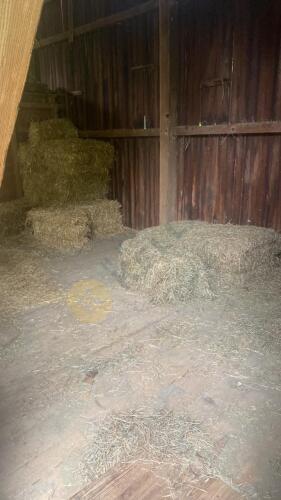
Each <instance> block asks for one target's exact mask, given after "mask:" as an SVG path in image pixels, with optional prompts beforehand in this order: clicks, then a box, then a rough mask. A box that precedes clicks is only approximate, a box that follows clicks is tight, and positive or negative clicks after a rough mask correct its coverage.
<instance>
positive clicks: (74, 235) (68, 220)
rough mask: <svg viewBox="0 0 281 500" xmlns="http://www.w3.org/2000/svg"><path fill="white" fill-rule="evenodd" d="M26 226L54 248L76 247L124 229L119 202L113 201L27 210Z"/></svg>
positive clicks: (45, 243)
mask: <svg viewBox="0 0 281 500" xmlns="http://www.w3.org/2000/svg"><path fill="white" fill-rule="evenodd" d="M27 226H28V227H30V228H31V231H32V233H33V235H34V238H35V239H36V240H37V241H39V242H40V243H41V244H43V245H45V246H47V247H49V248H53V249H57V250H67V249H73V250H75V249H76V250H79V249H81V248H83V247H85V246H86V245H87V244H88V243H89V241H90V240H92V239H93V238H94V237H95V236H97V237H98V236H109V235H113V234H117V233H120V232H121V231H122V230H123V226H122V220H121V213H120V204H119V203H118V202H117V201H113V200H97V201H94V202H92V203H91V204H87V205H84V204H81V205H68V206H57V207H48V208H34V209H32V210H30V211H29V213H28V216H27Z"/></svg>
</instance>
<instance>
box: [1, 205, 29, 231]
mask: <svg viewBox="0 0 281 500" xmlns="http://www.w3.org/2000/svg"><path fill="white" fill-rule="evenodd" d="M28 209H29V206H28V204H27V202H26V200H24V199H18V200H14V201H7V202H3V203H0V237H1V238H4V237H6V236H11V235H14V234H18V233H20V232H21V231H23V229H24V226H25V219H26V214H27V211H28Z"/></svg>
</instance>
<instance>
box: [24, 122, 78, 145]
mask: <svg viewBox="0 0 281 500" xmlns="http://www.w3.org/2000/svg"><path fill="white" fill-rule="evenodd" d="M75 137H78V131H77V129H76V128H75V127H74V125H73V123H72V122H71V121H70V120H66V119H65V118H54V119H52V120H44V121H41V122H32V123H31V124H30V127H29V134H28V138H29V143H30V144H32V145H33V146H34V145H36V144H38V143H39V142H40V141H48V140H50V139H70V138H72V139H73V138H75Z"/></svg>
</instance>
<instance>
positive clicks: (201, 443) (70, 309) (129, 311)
mask: <svg viewBox="0 0 281 500" xmlns="http://www.w3.org/2000/svg"><path fill="white" fill-rule="evenodd" d="M121 241H122V238H121V237H116V238H114V239H112V240H104V241H99V242H97V243H96V244H95V246H94V248H92V249H89V250H87V251H83V252H81V253H80V254H77V255H73V256H71V255H69V256H59V255H55V254H50V253H48V252H41V251H40V250H39V249H38V248H35V247H33V246H31V245H29V244H28V242H26V241H24V242H23V243H21V247H20V248H21V249H22V251H23V253H24V254H25V255H26V258H27V259H29V260H30V257H32V259H33V258H34V259H35V260H36V261H37V262H39V263H40V267H41V269H42V270H43V271H44V273H45V274H44V276H45V277H46V276H47V277H48V279H49V278H50V283H51V282H52V285H50V284H48V286H49V288H50V290H49V292H50V293H48V294H47V295H46V296H45V295H44V294H43V295H42V287H41V288H40V287H39V286H38V285H37V281H36V279H35V277H33V279H31V280H30V285H29V281H28V280H26V279H23V281H22V289H21V291H20V293H21V294H23V300H22V301H21V303H20V307H19V308H18V310H17V308H16V307H15V304H16V303H17V300H15V299H17V293H19V291H15V289H13V287H12V286H11V285H10V286H9V287H8V289H7V288H5V282H4V281H3V275H2V276H1V283H2V285H1V286H0V291H1V300H2V302H4V303H5V308H4V307H2V308H1V307H0V316H1V318H0V321H1V323H0V324H1V345H2V349H1V368H0V370H1V386H0V396H1V397H0V408H1V433H0V449H1V456H0V498H1V500H23V499H26V500H43V499H44V500H45V499H46V500H47V499H56V500H64V499H68V498H69V497H70V496H71V495H72V494H74V493H75V492H76V491H78V490H79V489H80V488H81V487H82V486H83V485H84V484H85V483H87V482H88V481H89V480H91V479H92V478H95V477H96V476H99V475H100V474H101V473H102V471H103V470H106V468H107V466H111V465H114V463H116V461H118V460H124V461H126V460H134V459H135V458H136V456H138V454H139V450H138V447H137V444H138V443H135V442H134V439H133V438H132V436H133V437H134V433H135V432H137V431H138V432H139V430H138V429H139V428H137V427H136V425H135V426H134V425H133V426H132V425H131V424H130V428H129V429H128V427H126V426H128V421H127V420H126V419H129V418H131V417H132V415H133V418H136V417H135V416H134V415H139V412H141V415H152V416H153V415H155V416H156V417H155V418H158V420H159V419H160V421H161V422H162V423H161V428H162V430H163V432H166V435H167V441H168V442H169V443H170V442H172V441H173V443H174V457H169V460H170V462H171V463H169V460H167V461H168V463H166V464H164V465H165V466H167V468H168V469H169V468H172V469H173V468H174V467H176V468H177V464H176V466H175V465H172V459H175V460H176V456H177V452H179V458H180V460H183V461H184V463H185V465H186V464H187V465H188V468H189V469H188V470H189V472H188V482H189V483H190V482H193V481H196V479H197V478H198V477H201V476H202V475H211V476H218V477H221V478H223V479H224V480H225V481H226V482H227V483H228V484H232V485H233V487H234V488H235V489H238V490H239V491H240V492H241V494H242V495H243V496H244V497H245V498H258V499H269V498H273V499H276V500H277V499H280V498H281V438H280V435H281V377H280V373H281V370H280V368H281V358H280V351H281V344H280V330H281V307H280V290H281V289H280V283H281V274H280V272H276V273H274V275H272V276H268V277H267V280H265V281H264V282H260V281H259V282H258V283H252V284H250V285H249V286H248V287H247V288H244V289H243V290H240V291H236V293H233V294H228V295H224V296H222V297H220V298H219V299H216V300H214V301H201V302H200V301H195V302H192V303H190V304H188V305H186V306H178V307H175V306H173V307H172V306H164V307H159V306H153V305H152V304H150V303H149V302H148V300H147V299H146V297H143V296H141V294H138V293H132V292H128V291H126V290H125V289H123V288H122V286H121V285H120V283H119V280H118V275H117V255H118V247H119V245H120V242H121ZM8 245H9V252H10V251H11V246H13V245H14V246H15V245H17V248H19V247H18V242H14V243H11V242H9V244H8ZM15 248H16V247H15ZM13 251H14V250H13ZM2 252H3V251H2ZM38 259H39V260H38ZM4 263H5V261H4ZM0 264H1V251H0ZM12 271H13V270H12ZM34 274H35V271H34ZM44 279H45V278H44ZM89 280H95V282H92V281H90V283H89ZM96 280H97V281H98V282H99V283H102V284H103V285H104V286H105V289H103V288H97V287H98V286H99V285H98V284H97V283H96ZM7 283H13V281H7ZM77 283H78V285H77ZM85 283H86V284H85ZM29 286H30V287H31V288H32V291H33V303H30V300H28V297H26V295H28V291H29ZM36 286H38V289H37V290H38V293H37V294H36ZM97 290H98V291H97ZM34 291H35V292H34ZM9 297H10V301H9ZM75 297H76V299H75ZM9 302H11V304H12V306H13V307H11V310H9ZM7 304H8V305H7ZM89 321H91V322H89ZM163 415H164V417H163V418H164V420H163V421H162V420H161V418H162V416H163ZM167 415H169V419H172V420H169V422H168V424H167V422H166V420H165V418H166V416H167ZM137 418H138V417H137ZM182 418H184V419H185V420H184V421H185V422H186V420H188V421H190V423H191V427H190V429H191V431H190V433H189V430H188V429H187V432H186V435H185V436H186V440H187V442H188V444H189V451H188V456H184V453H185V454H186V448H182V449H180V447H179V439H178V438H179V437H178V434H176V433H175V432H174V431H175V428H174V427H173V425H177V422H180V421H181V419H182ZM120 422H121V423H120ZM124 422H125V428H124ZM130 422H131V420H130ZM137 422H139V420H138V421H137ZM165 422H166V423H165ZM142 425H143V421H142ZM124 429H125V431H124ZM142 429H143V427H142ZM153 429H155V425H154V427H153ZM104 431H105V432H104ZM146 431H147V429H146ZM109 432H113V434H112V436H110V435H108V433H109ZM122 432H123V433H124V432H125V434H126V433H128V435H126V436H125V440H124V441H126V442H127V443H129V444H128V449H125V450H124V449H123V448H122V446H123V445H122V443H123V439H122V436H123V435H124V434H122ZM153 432H155V431H154V430H152V434H151V436H150V439H147V435H146V436H145V439H146V441H145V442H146V443H147V449H144V450H142V455H143V454H146V456H147V459H149V458H151V459H155V457H157V453H158V452H159V450H158V449H156V448H157V443H156V444H155V440H156V438H155V436H156V435H155V434H153ZM157 432H159V430H158V431H157ZM104 434H105V435H106V436H107V439H105V436H104ZM128 436H130V439H127V438H128ZM157 436H158V434H157ZM164 437H165V436H164ZM120 439H121V444H120ZM161 439H162V436H161ZM181 439H182V440H183V441H184V439H183V438H181ZM116 443H119V445H117V444H116ZM155 446H156V447H155ZM144 447H145V446H144ZM156 461H157V460H156ZM186 470H187V469H184V475H185V477H187V476H186ZM174 473H175V470H174V469H173V474H174ZM167 477H168V474H167ZM195 484H196V482H195ZM174 486H175V488H176V489H175V491H176V493H175V498H179V499H183V498H185V496H184V491H181V490H180V488H179V487H178V485H177V484H175V485H174Z"/></svg>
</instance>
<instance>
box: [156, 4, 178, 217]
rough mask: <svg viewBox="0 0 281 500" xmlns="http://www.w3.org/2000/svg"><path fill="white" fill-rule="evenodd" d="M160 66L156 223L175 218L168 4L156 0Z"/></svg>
mask: <svg viewBox="0 0 281 500" xmlns="http://www.w3.org/2000/svg"><path fill="white" fill-rule="evenodd" d="M159 66H160V78H159V88H160V182H159V196H160V200H159V202H160V204H159V221H160V224H165V223H166V222H169V221H171V220H174V219H175V218H176V210H175V209H176V203H175V201H176V174H175V172H174V171H173V165H172V155H173V148H172V144H171V142H172V141H171V116H170V113H171V108H170V90H171V85H170V4H169V1H168V0H159Z"/></svg>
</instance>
